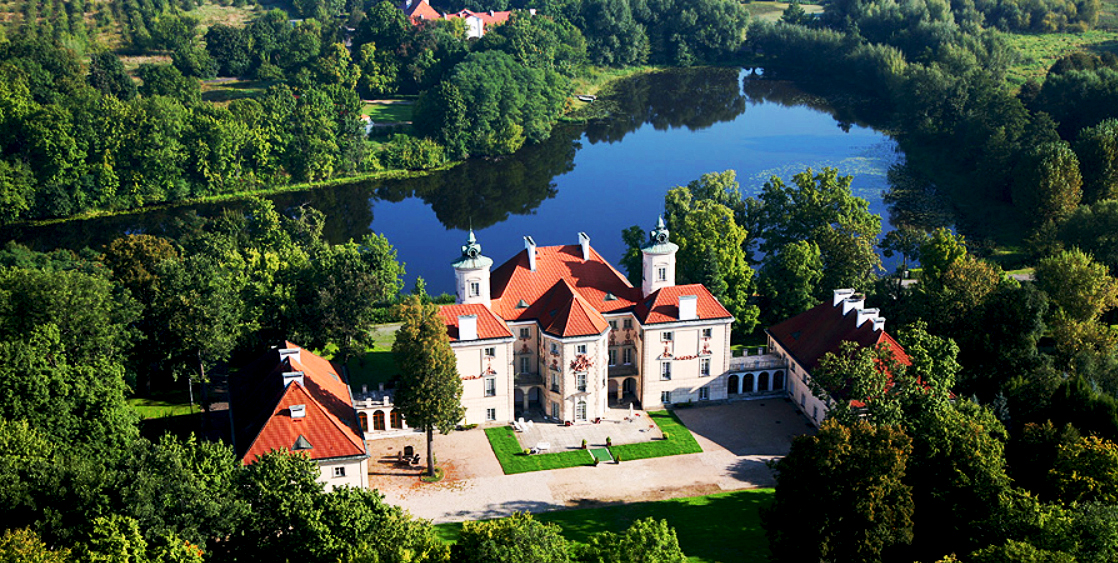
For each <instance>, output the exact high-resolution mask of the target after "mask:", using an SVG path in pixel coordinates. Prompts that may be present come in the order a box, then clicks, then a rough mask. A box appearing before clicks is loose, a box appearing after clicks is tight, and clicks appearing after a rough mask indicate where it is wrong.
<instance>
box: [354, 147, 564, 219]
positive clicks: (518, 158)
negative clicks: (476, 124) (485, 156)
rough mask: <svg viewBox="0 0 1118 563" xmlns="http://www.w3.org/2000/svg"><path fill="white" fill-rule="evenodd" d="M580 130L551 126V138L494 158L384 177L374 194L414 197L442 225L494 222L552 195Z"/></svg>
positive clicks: (386, 197)
mask: <svg viewBox="0 0 1118 563" xmlns="http://www.w3.org/2000/svg"><path fill="white" fill-rule="evenodd" d="M579 134H580V131H579V130H578V129H577V128H575V127H556V128H555V129H554V130H553V131H552V133H551V137H550V138H549V139H548V140H546V141H544V142H542V143H539V144H536V145H531V146H527V147H525V148H524V149H522V150H520V151H518V152H517V153H516V154H513V155H511V156H508V157H505V158H501V159H499V160H470V161H467V162H464V163H462V164H460V165H458V166H455V167H454V168H451V169H450V170H446V171H444V172H440V173H437V174H431V175H429V176H425V177H422V178H414V179H409V180H398V181H390V182H385V183H384V184H382V185H381V186H380V187H379V188H378V189H377V190H376V196H377V198H379V199H384V200H388V201H400V200H402V199H404V198H407V197H415V196H417V197H420V198H422V199H423V201H424V202H426V203H427V204H429V205H430V206H431V209H432V210H433V211H434V212H435V216H436V217H438V219H439V222H440V223H442V224H443V226H444V227H446V228H448V229H466V228H468V227H470V226H471V225H472V226H473V227H474V228H477V229H483V228H485V227H488V226H491V225H494V224H496V223H500V222H501V221H504V220H505V219H508V217H509V215H527V214H529V213H532V212H533V211H534V210H535V209H536V208H537V207H539V206H540V204H541V203H543V201H544V200H545V199H550V198H553V197H555V195H556V194H557V193H558V190H557V189H556V187H555V182H554V181H553V180H554V179H555V177H556V176H559V175H560V174H565V173H567V172H570V171H571V170H573V169H574V158H575V152H576V151H577V150H578V143H577V142H576V139H578V137H579Z"/></svg>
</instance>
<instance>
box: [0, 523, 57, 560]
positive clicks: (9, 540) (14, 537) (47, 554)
mask: <svg viewBox="0 0 1118 563" xmlns="http://www.w3.org/2000/svg"><path fill="white" fill-rule="evenodd" d="M69 561H71V559H70V550H68V549H57V550H56V549H51V548H50V547H48V546H47V544H45V543H43V540H42V539H40V538H39V534H36V533H35V531H34V530H32V529H31V528H20V529H8V530H6V531H5V532H4V534H3V535H0V563H67V562H69Z"/></svg>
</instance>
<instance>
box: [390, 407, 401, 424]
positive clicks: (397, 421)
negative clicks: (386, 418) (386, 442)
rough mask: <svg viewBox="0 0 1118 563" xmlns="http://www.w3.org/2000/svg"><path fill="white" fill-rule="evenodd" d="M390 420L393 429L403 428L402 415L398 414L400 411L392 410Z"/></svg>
mask: <svg viewBox="0 0 1118 563" xmlns="http://www.w3.org/2000/svg"><path fill="white" fill-rule="evenodd" d="M390 418H391V422H392V427H393V428H403V427H404V415H402V414H400V411H398V410H395V409H393V410H392V414H391V416H390Z"/></svg>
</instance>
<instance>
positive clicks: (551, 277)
mask: <svg viewBox="0 0 1118 563" xmlns="http://www.w3.org/2000/svg"><path fill="white" fill-rule="evenodd" d="M678 249H679V247H678V246H677V245H675V244H673V243H672V242H671V241H670V237H669V232H668V229H667V228H666V227H665V226H664V223H663V219H661V220H660V222H659V224H658V225H657V227H656V229H655V230H653V231H652V232H651V233H650V236H649V240H648V242H647V243H645V244H644V245H643V246H642V247H641V253H642V255H643V267H642V283H641V287H639V288H638V287H633V286H632V285H631V284H630V283H629V281H628V280H627V279H626V278H625V276H623V275H622V274H621V273H620V272H618V271H617V270H616V269H615V268H614V267H613V266H612V265H610V264H609V263H608V262H606V260H605V259H603V258H602V256H601V255H599V254H598V253H597V252H596V251H595V250H594V249H593V248H592V247H591V246H590V237H589V236H587V235H586V234H585V233H579V234H578V244H572V245H564V246H537V245H536V242H535V241H534V240H533V239H532V237H524V250H523V251H521V252H520V253H518V254H517V255H515V256H513V257H512V258H511V259H509V260H508V261H507V262H505V263H504V264H502V265H501V266H499V267H497V268H496V269H491V268H492V265H493V260H491V259H490V258H488V257H486V256H484V255H482V253H481V245H480V244H478V241H477V240H476V238H475V237H474V234H473V232H472V231H471V232H470V235H469V238H468V239H467V241H466V244H465V245H464V246H463V247H462V254H461V256H460V257H459V258H458V259H457V260H455V261H454V262H453V263H452V266H453V267H454V274H455V282H456V284H455V287H456V293H457V303H456V304H455V305H450V306H446V307H443V309H442V311H441V314H442V317H443V320H444V322H445V323H446V326H447V332H448V334H449V336H450V340H451V347H452V348H453V349H454V352H455V354H456V355H457V358H458V373H459V375H460V377H461V378H462V380H463V386H464V391H463V395H462V403H463V405H464V406H465V407H466V419H465V423H467V424H483V423H487V422H506V421H509V420H514V419H516V418H518V417H520V416H524V415H525V414H528V415H529V416H531V415H533V414H538V415H540V416H542V417H543V418H545V419H549V420H553V421H557V422H570V423H572V424H577V423H582V422H588V421H593V420H595V419H598V418H604V417H605V416H606V412H607V409H609V408H611V407H612V408H628V407H629V406H630V405H632V406H635V407H637V408H644V409H658V408H662V407H663V406H664V405H668V404H672V403H681V402H682V403H686V402H689V401H707V400H718V399H727V398H730V396H731V395H740V394H743V393H746V394H751V393H758V392H760V393H771V392H780V393H783V388H784V371H783V369H782V366H783V364H782V363H780V362H779V358H778V357H775V356H765V357H747V358H731V353H730V325H731V323H732V322H733V320H734V319H733V316H732V315H731V314H730V312H729V311H727V310H726V308H725V307H723V306H722V304H721V303H719V302H718V300H717V299H716V298H715V297H714V296H713V295H711V293H710V291H709V290H707V288H706V287H704V286H702V285H700V284H690V285H676V284H675V261H676V252H677V250H678ZM772 368H775V369H772ZM731 372H732V373H731ZM762 374H763V376H762Z"/></svg>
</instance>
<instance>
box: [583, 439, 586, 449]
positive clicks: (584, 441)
mask: <svg viewBox="0 0 1118 563" xmlns="http://www.w3.org/2000/svg"><path fill="white" fill-rule="evenodd" d="M582 449H584V450H585V449H586V440H585V439H583V440H582Z"/></svg>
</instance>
